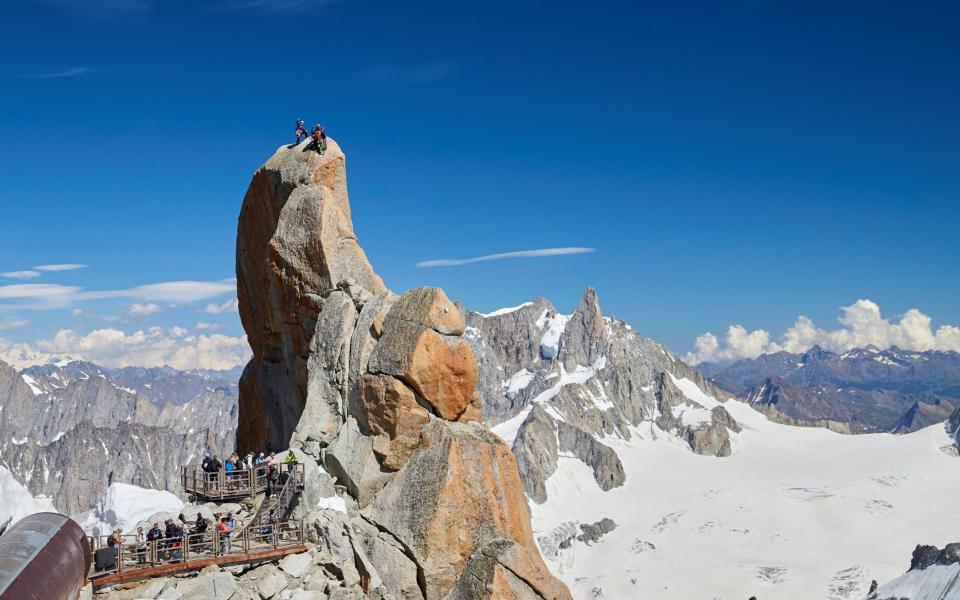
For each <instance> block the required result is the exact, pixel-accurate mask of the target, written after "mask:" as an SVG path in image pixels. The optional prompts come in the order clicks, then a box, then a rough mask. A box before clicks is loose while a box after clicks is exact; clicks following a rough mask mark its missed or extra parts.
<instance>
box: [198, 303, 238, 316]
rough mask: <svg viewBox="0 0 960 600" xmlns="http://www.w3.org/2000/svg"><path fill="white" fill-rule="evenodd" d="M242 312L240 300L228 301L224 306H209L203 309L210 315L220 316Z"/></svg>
mask: <svg viewBox="0 0 960 600" xmlns="http://www.w3.org/2000/svg"><path fill="white" fill-rule="evenodd" d="M239 311H240V301H239V300H227V301H226V302H224V303H223V304H208V305H206V306H205V307H204V308H203V311H201V312H205V313H207V314H208V315H220V314H223V313H226V312H239Z"/></svg>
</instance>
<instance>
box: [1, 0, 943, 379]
mask: <svg viewBox="0 0 960 600" xmlns="http://www.w3.org/2000/svg"><path fill="white" fill-rule="evenodd" d="M590 4H591V3H583V2H564V1H559V2H557V1H555V2H549V3H548V2H483V3H455V2H439V1H437V2H404V3H400V2H376V1H372V0H341V1H336V2H335V1H320V0H278V1H273V2H270V1H267V0H250V1H243V0H235V1H231V2H227V1H224V2H221V1H220V0H207V1H200V0H193V1H182V2H178V1H170V2H166V1H164V2H160V1H156V2H151V1H149V0H92V1H88V2H79V1H75V0H35V1H24V2H19V3H16V5H15V6H5V7H4V8H3V9H0V10H2V15H3V18H2V19H0V86H2V88H0V89H2V93H0V139H2V141H3V143H2V144H0V165H2V167H0V169H2V174H3V175H4V177H3V185H2V186H0V206H2V208H3V213H2V214H3V221H2V232H3V235H2V236H0V272H3V273H18V272H21V271H29V270H31V269H32V267H36V266H44V265H57V264H82V265H88V266H87V267H85V268H78V269H74V270H61V271H36V272H37V273H39V276H36V277H32V278H30V279H23V278H22V277H23V274H22V273H20V276H21V277H20V278H17V277H5V278H0V286H3V287H0V340H2V341H0V356H4V352H7V354H6V356H7V357H8V358H9V356H10V354H9V353H10V352H13V350H12V349H13V348H15V347H16V348H17V349H18V350H17V351H18V352H19V353H20V355H21V356H24V355H26V354H27V353H29V352H36V353H37V355H38V356H39V355H42V354H43V353H44V352H46V353H47V354H51V353H52V354H56V353H58V352H61V353H62V352H72V353H74V354H77V353H81V354H82V348H84V347H86V348H88V349H89V348H94V347H96V348H98V349H99V350H97V352H98V353H94V352H93V351H91V353H90V354H88V355H86V356H89V357H92V358H97V359H101V360H104V361H105V362H111V361H113V362H118V361H121V362H122V361H123V360H133V359H129V356H132V355H134V354H136V356H138V357H141V358H138V359H137V360H142V361H145V362H151V361H156V360H160V359H158V358H157V357H158V356H160V357H162V360H164V361H169V360H170V357H171V356H174V355H175V354H176V353H177V352H181V351H185V352H186V353H185V354H184V353H181V354H176V356H178V357H179V358H177V360H176V363H177V364H185V363H189V362H191V361H196V360H198V361H200V362H202V363H203V364H220V363H222V362H223V360H226V361H228V362H229V360H230V359H231V358H223V360H216V361H213V362H204V361H206V360H207V358H209V353H211V352H212V353H217V352H221V350H222V349H223V348H227V350H225V352H226V353H225V354H224V355H223V356H224V357H233V358H235V357H236V356H239V352H240V345H239V344H237V343H236V342H235V338H237V337H238V336H240V335H242V329H241V328H240V326H239V320H238V319H237V316H236V313H235V311H234V310H232V308H231V307H230V306H229V302H228V301H229V300H230V298H231V297H232V292H231V291H230V289H229V288H230V284H229V281H224V280H228V279H229V278H230V277H232V275H233V271H234V265H233V258H234V236H235V232H236V217H237V214H238V212H239V207H240V202H241V199H242V197H243V193H244V190H245V189H246V186H247V184H248V182H249V179H250V175H251V173H252V172H253V170H254V169H256V167H257V166H258V165H259V164H261V163H262V162H263V161H264V160H265V159H266V158H267V157H268V156H269V155H270V154H271V153H272V151H273V150H274V149H275V148H276V147H277V146H278V145H280V144H282V143H285V142H287V141H288V140H289V138H290V136H291V133H292V132H291V129H292V123H293V121H294V119H296V118H297V117H303V118H304V119H306V120H307V121H308V122H314V121H317V120H320V121H322V122H323V123H324V124H325V125H326V127H327V129H328V131H329V133H330V134H331V135H332V136H333V137H335V138H336V139H337V140H338V142H340V144H341V146H342V147H343V148H344V150H345V152H346V153H347V155H348V176H349V185H350V195H351V201H352V205H353V217H354V225H355V228H356V230H357V232H358V235H359V237H360V240H361V243H362V244H363V246H364V248H365V249H366V251H367V253H368V255H369V256H370V258H371V261H372V262H373V264H374V266H375V268H376V269H377V271H378V272H379V273H380V274H381V275H382V276H383V277H384V280H385V281H386V282H387V284H388V285H389V286H390V287H391V288H392V289H394V290H396V291H401V290H404V289H408V288H411V287H416V286H419V285H424V284H430V285H438V286H441V287H443V288H445V289H446V291H447V292H448V294H449V295H450V296H451V297H454V298H458V299H461V300H462V301H464V302H465V303H466V304H467V305H468V306H470V307H472V308H476V309H478V310H491V309H494V308H497V307H501V306H509V305H514V304H519V303H521V302H523V301H525V300H528V299H530V298H532V297H535V296H538V295H543V296H546V297H548V298H550V299H551V300H553V301H554V303H555V304H556V305H557V306H558V308H560V309H561V310H563V311H568V310H572V308H573V307H574V306H575V305H576V303H577V300H578V299H579V297H580V295H581V294H582V292H583V289H584V288H585V287H586V286H588V285H589V286H594V287H596V288H597V289H598V292H599V294H600V299H601V302H602V304H603V308H604V310H605V312H607V313H608V314H611V313H612V314H616V315H617V316H619V317H622V318H625V319H626V320H628V321H629V322H631V323H632V324H634V325H635V326H636V328H637V329H638V330H640V331H641V332H642V333H643V334H644V335H647V336H650V337H653V338H655V339H657V340H659V341H662V342H664V343H666V344H667V345H669V346H670V347H671V348H673V349H674V350H676V351H677V352H680V353H683V352H687V351H688V350H691V349H692V348H693V347H694V340H695V339H696V338H697V337H698V336H700V335H701V334H703V333H704V332H707V331H711V332H714V333H715V334H716V336H717V337H719V338H720V342H719V347H718V349H716V350H715V351H713V352H712V353H711V352H709V351H704V352H703V353H702V354H700V355H698V356H699V357H700V358H717V357H720V356H721V355H722V354H723V353H724V352H728V355H727V356H728V357H735V356H738V355H745V354H749V353H755V352H756V350H757V348H758V347H759V348H761V349H770V348H774V349H775V347H774V345H777V344H779V346H780V347H789V348H794V349H795V348H796V347H797V346H796V345H789V344H788V343H787V342H788V341H789V340H788V339H787V338H782V337H781V335H788V334H789V333H790V332H791V331H796V326H797V323H798V321H797V319H798V316H800V315H805V316H807V317H809V318H810V319H812V322H814V323H815V324H816V326H817V327H819V328H822V331H823V334H824V335H826V334H830V335H833V334H836V333H837V331H835V330H838V329H839V330H840V331H841V333H842V331H847V330H850V331H853V330H857V327H861V329H860V330H858V331H860V332H861V333H863V332H867V333H864V334H863V335H864V336H865V337H856V336H854V337H856V339H858V340H861V341H863V340H866V341H870V340H876V341H878V342H881V343H882V342H883V341H884V340H886V341H888V342H889V343H897V342H898V341H899V343H905V342H904V340H906V343H907V345H910V343H913V345H914V346H916V347H918V348H919V347H923V346H924V344H926V345H927V346H930V347H942V348H951V347H953V346H951V344H952V343H953V341H952V340H953V339H954V338H953V337H951V336H953V335H954V334H955V332H954V329H952V328H951V324H955V323H960V302H957V297H958V295H960V278H958V277H957V258H958V256H960V236H958V235H957V228H958V222H960V219H958V217H960V209H958V198H957V196H958V190H960V164H958V163H960V116H958V115H960V113H958V111H957V109H956V107H957V106H960V72H958V71H960V41H958V38H957V36H956V30H955V24H956V23H957V22H958V17H960V8H958V7H957V5H956V4H953V3H914V4H913V5H907V4H904V3H893V2H880V3H876V2H872V3H867V2H864V3H826V2H824V3H813V2H786V1H772V0H743V1H733V2H723V3H701V2H689V3H688V2H670V3H662V4H649V3H636V2H603V3H592V4H597V5H598V6H591V5H590ZM841 4H842V6H839V5H841ZM556 247H585V248H595V249H596V251H595V252H592V253H582V254H572V255H562V256H552V257H542V258H505V259H502V260H492V261H483V262H476V263H469V264H464V265H460V266H447V267H432V268H425V267H418V266H417V264H418V263H420V262H423V261H429V260H436V259H463V258H469V257H475V256H483V255H490V254H498V253H506V252H515V251H523V250H531V249H540V248H556ZM176 281H193V282H203V283H202V285H201V284H199V283H198V284H197V285H195V286H192V287H191V286H183V285H181V286H179V287H176V286H173V287H171V286H169V285H167V284H168V282H176ZM153 284H163V285H160V286H159V287H158V286H156V285H154V287H151V288H142V287H138V286H145V285H153ZM22 285H44V286H48V287H45V288H22V287H18V288H10V287H7V286H22ZM5 290H6V291H5ZM95 292H100V293H95ZM102 292H109V293H102ZM51 298H53V300H52V301H51ZM859 299H869V300H870V301H871V304H873V305H874V306H877V307H878V310H877V311H873V310H872V309H870V310H867V311H866V312H867V313H869V314H868V316H867V320H868V322H866V323H865V324H861V325H851V324H850V322H852V321H851V319H853V317H851V316H850V315H851V314H852V313H857V309H856V307H857V306H858V305H856V304H855V302H856V301H857V300H859ZM859 306H860V307H861V308H862V307H863V305H859ZM841 307H847V309H848V310H841ZM879 307H882V313H880V312H879ZM208 308H209V311H208V312H204V311H205V310H207V309H208ZM214 308H216V309H218V310H220V309H222V310H221V312H219V313H214V312H213V311H214ZM912 308H917V309H919V310H920V311H922V314H923V315H924V316H927V315H929V317H930V318H931V319H932V323H927V328H928V330H929V331H930V333H931V335H932V336H933V337H932V338H931V340H932V341H929V340H928V341H926V342H925V341H923V339H926V338H923V335H924V332H923V331H919V333H918V332H917V331H916V330H914V329H911V328H910V327H912V325H911V324H912V323H913V321H910V320H909V319H907V322H906V323H905V322H904V317H906V316H908V315H910V314H912V313H909V312H908V311H909V310H910V309H912ZM875 313H876V314H875ZM871 315H872V316H871ZM838 317H840V318H842V319H847V320H848V321H849V322H844V323H840V324H838V323H837V318H838ZM870 319H873V321H870ZM921 321H922V319H921ZM732 324H742V326H743V327H744V332H745V333H746V334H747V335H750V334H756V332H757V331H762V332H764V333H767V341H766V342H764V341H763V340H762V339H761V338H763V335H759V337H757V336H756V335H755V336H754V337H753V338H750V339H751V340H752V345H750V344H747V345H745V346H743V345H738V344H740V341H739V338H738V337H737V334H736V332H734V335H733V337H729V336H728V339H727V340H724V337H725V336H727V335H728V326H730V325H732ZM921 325H922V323H921ZM877 327H879V329H878V331H881V330H882V333H881V334H877V335H876V336H875V337H870V336H871V335H872V334H871V333H869V332H872V331H874V330H875V329H877ZM898 327H899V328H901V329H899V330H898V329H896V328H898ZM941 327H945V328H943V329H940V330H939V331H938V328H941ZM151 328H154V329H151ZM64 330H66V331H68V333H64ZM921 330H922V327H921ZM94 331H100V332H101V333H99V334H98V336H99V337H98V338H97V339H96V340H95V339H93V338H89V337H88V336H89V335H90V333H91V332H94ZM898 331H899V333H897V332H898ZM58 332H59V334H58ZM104 332H107V333H104ZM137 332H141V334H142V336H141V337H137V338H135V337H134V336H135V334H136V333H137ZM151 332H153V333H151ZM171 332H174V333H175V334H179V335H174V334H172V333H171ZM783 332H786V333H783ZM883 332H885V333H883ZM941 334H942V335H941ZM58 335H60V336H61V337H60V338H59V340H60V341H59V342H58V341H56V340H57V336H58ZM818 335H819V334H818ZM918 335H919V336H920V338H917V336H918ZM151 336H153V337H151ZM213 336H218V337H213ZM884 336H886V337H884ZM897 336H900V337H897ZM921 338H923V339H921ZM810 339H815V340H820V339H833V338H829V336H827V337H824V336H823V335H821V336H820V337H817V336H813V337H809V336H808V337H807V338H803V340H805V341H800V342H797V344H799V345H803V344H805V343H808V342H809V340H810ZM844 339H854V338H853V337H848V338H844ZM98 340H99V341H98ZM185 340H188V341H185ZM911 340H913V341H911ZM917 340H919V341H917ZM791 343H792V342H791ZM844 343H846V344H847V345H849V343H852V342H844ZM144 344H146V345H147V346H149V348H148V349H147V350H144V348H143V345H144ZM151 344H152V346H151ZM202 344H208V345H209V347H208V348H207V350H203V349H202V348H200V346H201V345H202ZM220 344H222V346H221V345H220ZM725 344H727V345H725ZM757 344H760V345H759V346H758V345H757ZM764 344H766V345H764ZM957 344H960V341H958V342H957ZM157 345H159V347H160V348H161V349H162V351H160V350H157ZM843 345H844V344H843V343H840V342H837V346H838V347H841V346H843ZM185 346H191V347H192V350H190V351H186V350H184V347H185ZM707 346H709V343H708V344H707ZM707 346H705V347H704V348H707ZM106 347H110V348H113V350H110V351H107V350H103V348H106ZM958 347H960V346H958ZM708 350H709V349H708ZM104 352H106V355H104V354H103V353H104ZM111 352H112V354H111ZM141 352H142V354H139V353H141ZM157 352H160V354H157ZM205 352H206V353H205ZM698 352H699V350H698ZM171 353H174V354H171ZM125 356H126V357H128V358H127V359H124V358H123V357H125ZM204 357H207V358H204Z"/></svg>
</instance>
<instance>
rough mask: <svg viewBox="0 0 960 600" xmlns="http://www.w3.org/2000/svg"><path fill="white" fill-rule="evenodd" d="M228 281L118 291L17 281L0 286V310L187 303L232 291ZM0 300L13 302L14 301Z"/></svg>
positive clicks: (150, 285) (153, 286) (162, 284)
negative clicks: (98, 302)
mask: <svg viewBox="0 0 960 600" xmlns="http://www.w3.org/2000/svg"><path fill="white" fill-rule="evenodd" d="M235 289H236V284H235V283H233V282H231V281H166V282H162V283H151V284H148V285H139V286H136V287H132V288H127V289H121V290H103V291H85V290H84V289H83V288H81V287H78V286H69V285H60V284H54V283H18V284H13V285H4V286H0V310H4V309H6V310H16V309H23V310H45V309H55V308H64V307H67V306H70V305H71V304H74V303H76V302H82V301H88V300H107V299H116V298H126V299H130V300H135V301H139V302H146V303H155V302H169V303H174V304H177V303H190V302H198V301H201V300H208V299H211V298H215V297H217V296H220V295H222V294H226V293H232V292H233V291H234V290H235ZM3 300H11V301H15V303H14V304H9V303H4V302H2V301H3Z"/></svg>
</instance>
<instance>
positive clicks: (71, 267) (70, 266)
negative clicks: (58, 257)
mask: <svg viewBox="0 0 960 600" xmlns="http://www.w3.org/2000/svg"><path fill="white" fill-rule="evenodd" d="M89 266H90V265H81V264H78V263H63V264H59V265H40V266H39V267H34V270H35V271H48V272H58V271H76V270H77V269H86V268H87V267H89Z"/></svg>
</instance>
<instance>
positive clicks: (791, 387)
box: [698, 346, 960, 433]
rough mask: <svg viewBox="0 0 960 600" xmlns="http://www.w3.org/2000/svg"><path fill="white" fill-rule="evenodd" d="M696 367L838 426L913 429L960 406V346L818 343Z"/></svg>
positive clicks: (799, 417)
mask: <svg viewBox="0 0 960 600" xmlns="http://www.w3.org/2000/svg"><path fill="white" fill-rule="evenodd" d="M698 369H699V370H700V371H701V372H703V373H704V374H705V375H707V376H708V377H709V379H710V381H711V382H713V383H714V384H716V385H717V386H718V387H720V388H722V389H724V390H727V391H729V392H732V393H734V394H736V395H738V397H740V398H742V399H745V400H748V401H750V402H751V403H752V404H754V405H755V406H756V407H757V408H758V410H760V411H762V412H764V413H765V414H767V415H768V416H770V418H772V419H775V420H777V421H779V422H782V423H790V424H796V425H814V426H823V427H830V428H832V429H835V430H837V431H841V432H850V433H864V432H875V431H897V432H900V433H904V432H908V431H915V430H917V429H921V428H923V427H926V426H928V425H931V424H933V423H939V422H942V421H944V420H945V419H947V418H948V417H949V416H950V415H951V414H952V413H953V411H954V410H956V409H957V407H960V354H958V353H956V352H938V351H933V350H931V351H927V352H911V351H906V350H901V349H899V348H897V347H896V346H894V347H891V348H889V349H887V350H881V349H879V348H876V347H874V346H868V347H866V348H856V349H853V350H850V351H848V352H844V353H842V354H836V353H833V352H829V351H826V350H823V349H822V348H819V347H817V346H814V347H813V348H811V349H810V350H808V351H807V352H805V353H803V354H791V353H788V352H777V353H774V354H765V355H762V356H760V357H757V358H754V359H744V360H739V361H736V362H734V363H732V364H728V365H719V364H710V363H703V364H701V365H699V366H698Z"/></svg>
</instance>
